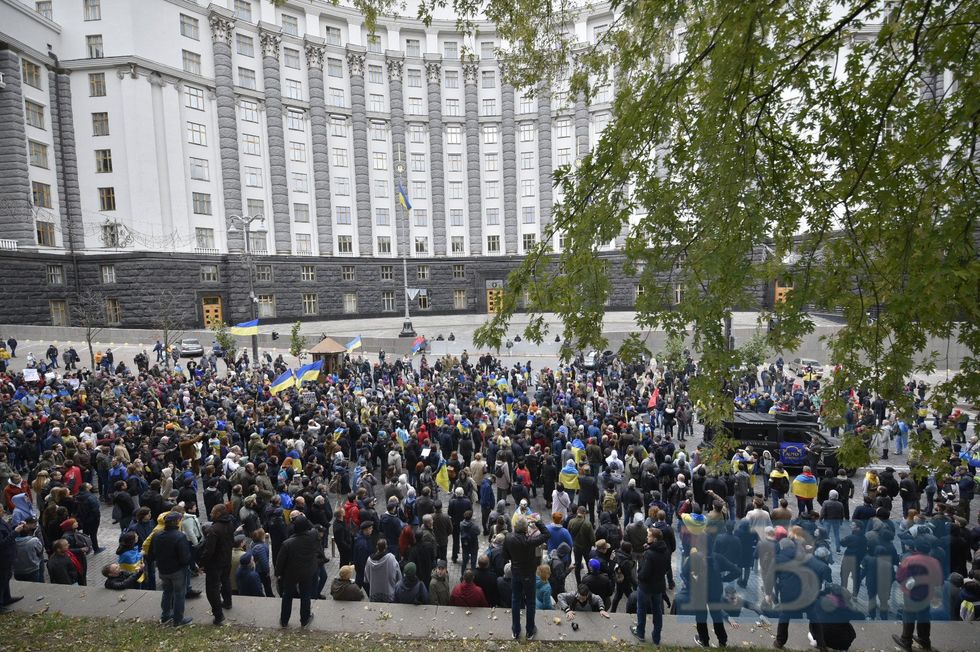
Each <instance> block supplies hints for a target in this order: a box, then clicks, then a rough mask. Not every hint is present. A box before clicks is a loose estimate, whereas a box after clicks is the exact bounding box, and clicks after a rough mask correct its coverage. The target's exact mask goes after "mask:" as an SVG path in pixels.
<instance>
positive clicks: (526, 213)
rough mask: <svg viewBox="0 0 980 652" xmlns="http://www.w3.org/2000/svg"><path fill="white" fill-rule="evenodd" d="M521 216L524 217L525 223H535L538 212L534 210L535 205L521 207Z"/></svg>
mask: <svg viewBox="0 0 980 652" xmlns="http://www.w3.org/2000/svg"><path fill="white" fill-rule="evenodd" d="M521 216H522V218H523V221H524V224H534V221H535V219H536V218H537V214H536V212H535V210H534V206H525V207H524V208H522V209H521Z"/></svg>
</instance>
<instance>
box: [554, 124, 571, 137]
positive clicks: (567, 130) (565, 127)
mask: <svg viewBox="0 0 980 652" xmlns="http://www.w3.org/2000/svg"><path fill="white" fill-rule="evenodd" d="M555 131H556V132H557V135H558V137H559V138H571V137H572V121H571V120H559V121H558V122H557V123H555Z"/></svg>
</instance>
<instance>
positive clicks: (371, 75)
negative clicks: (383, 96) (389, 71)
mask: <svg viewBox="0 0 980 652" xmlns="http://www.w3.org/2000/svg"><path fill="white" fill-rule="evenodd" d="M368 81H369V82H370V83H372V84H383V83H384V82H385V75H384V72H382V70H381V66H376V65H374V64H371V65H370V66H368Z"/></svg>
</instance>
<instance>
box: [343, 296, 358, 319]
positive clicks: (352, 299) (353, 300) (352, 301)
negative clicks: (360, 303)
mask: <svg viewBox="0 0 980 652" xmlns="http://www.w3.org/2000/svg"><path fill="white" fill-rule="evenodd" d="M344 312H345V313H347V314H348V315H352V314H354V313H356V312H357V293H356V292H345V293H344Z"/></svg>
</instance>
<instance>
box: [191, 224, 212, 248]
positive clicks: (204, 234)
mask: <svg viewBox="0 0 980 652" xmlns="http://www.w3.org/2000/svg"><path fill="white" fill-rule="evenodd" d="M194 239H195V241H196V242H197V248H198V249H214V229H207V228H204V227H200V226H199V227H197V228H196V229H194Z"/></svg>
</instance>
